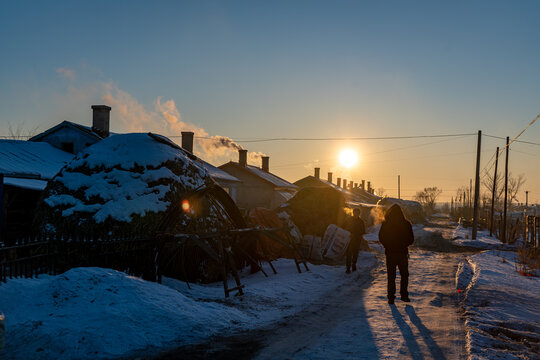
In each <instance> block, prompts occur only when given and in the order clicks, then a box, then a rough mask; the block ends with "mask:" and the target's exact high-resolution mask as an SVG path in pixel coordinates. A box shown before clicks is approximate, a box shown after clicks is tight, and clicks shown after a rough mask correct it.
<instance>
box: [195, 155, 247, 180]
mask: <svg viewBox="0 0 540 360" xmlns="http://www.w3.org/2000/svg"><path fill="white" fill-rule="evenodd" d="M199 161H200V162H202V165H203V166H204V168H205V169H206V170H207V171H208V173H209V174H210V176H211V177H212V178H213V179H217V180H223V181H233V182H241V181H240V180H239V179H238V178H235V177H234V176H232V175H231V174H229V173H228V172H226V171H223V170H221V169H219V168H217V167H215V166H214V165H212V164H210V163H207V162H206V161H204V160H202V159H200V158H199Z"/></svg>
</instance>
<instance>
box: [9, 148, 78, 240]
mask: <svg viewBox="0 0 540 360" xmlns="http://www.w3.org/2000/svg"><path fill="white" fill-rule="evenodd" d="M72 158H73V154H70V153H68V152H65V151H62V150H59V149H56V148H54V147H53V146H52V145H50V144H48V143H44V142H31V141H22V140H0V178H1V181H0V199H1V200H0V204H1V205H2V212H1V214H2V216H1V218H0V219H1V220H0V229H1V232H0V234H1V236H0V241H4V239H13V238H16V237H20V236H24V235H25V234H26V233H28V231H30V229H31V225H32V220H33V218H34V210H35V208H36V206H37V204H38V200H39V198H40V196H41V193H42V192H43V190H44V189H45V187H46V186H47V182H48V181H49V180H50V179H52V178H53V177H54V176H55V175H56V174H57V173H58V172H59V171H60V169H61V168H62V167H63V166H64V165H65V164H67V163H68V162H69V161H71V159H72ZM2 198H3V199H2Z"/></svg>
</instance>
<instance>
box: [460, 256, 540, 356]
mask: <svg viewBox="0 0 540 360" xmlns="http://www.w3.org/2000/svg"><path fill="white" fill-rule="evenodd" d="M456 288H457V291H458V293H460V294H461V296H462V302H463V306H464V310H465V315H466V321H465V327H466V332H467V337H466V338H467V350H468V352H469V354H470V358H471V359H495V358H496V359H529V358H530V359H533V358H538V354H539V350H540V349H539V347H538V343H539V342H540V312H539V311H538V309H539V308H540V278H538V277H527V276H522V275H521V274H520V273H519V272H518V271H516V254H515V253H514V252H506V251H496V250H489V251H484V252H482V253H480V254H477V255H472V256H469V257H468V258H467V259H466V260H465V261H463V262H462V263H461V264H460V266H459V269H458V272H457V274H456Z"/></svg>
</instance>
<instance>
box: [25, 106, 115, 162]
mask: <svg viewBox="0 0 540 360" xmlns="http://www.w3.org/2000/svg"><path fill="white" fill-rule="evenodd" d="M92 111H93V114H92V127H88V126H84V125H80V124H76V123H73V122H71V121H67V120H66V121H62V122H61V123H60V124H58V125H56V126H54V127H52V128H50V129H49V130H46V131H44V132H42V133H41V134H38V135H36V136H34V137H31V138H30V139H28V140H29V141H34V142H38V141H39V142H46V143H49V144H51V145H52V146H54V147H55V148H57V149H60V150H63V151H65V152H68V153H71V154H78V153H79V152H81V151H82V150H84V149H86V148H87V147H88V146H90V145H92V144H95V143H97V142H98V141H100V140H102V139H104V138H106V137H108V136H109V134H110V132H109V125H110V112H111V108H110V107H109V106H106V105H92Z"/></svg>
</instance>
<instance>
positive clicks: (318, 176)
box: [314, 168, 321, 179]
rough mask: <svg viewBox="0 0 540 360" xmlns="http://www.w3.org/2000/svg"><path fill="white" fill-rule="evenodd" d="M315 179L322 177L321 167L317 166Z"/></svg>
mask: <svg viewBox="0 0 540 360" xmlns="http://www.w3.org/2000/svg"><path fill="white" fill-rule="evenodd" d="M314 176H315V179H319V178H320V177H321V168H315V174H314Z"/></svg>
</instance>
